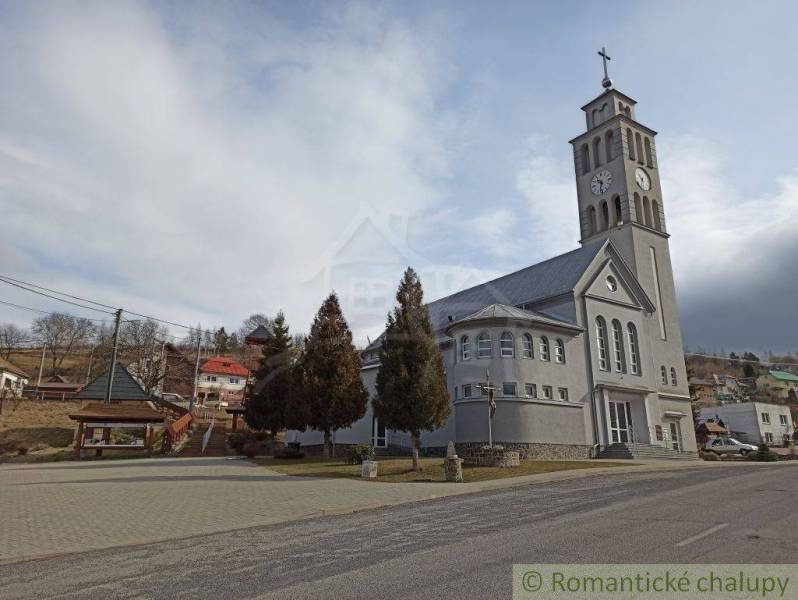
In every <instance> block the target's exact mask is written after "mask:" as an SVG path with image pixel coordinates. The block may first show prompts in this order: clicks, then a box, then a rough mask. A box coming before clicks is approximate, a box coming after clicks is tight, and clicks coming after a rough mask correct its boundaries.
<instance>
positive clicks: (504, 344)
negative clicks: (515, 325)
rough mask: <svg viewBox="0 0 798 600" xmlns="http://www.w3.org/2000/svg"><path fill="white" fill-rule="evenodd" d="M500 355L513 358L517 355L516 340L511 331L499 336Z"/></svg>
mask: <svg viewBox="0 0 798 600" xmlns="http://www.w3.org/2000/svg"><path fill="white" fill-rule="evenodd" d="M499 356H501V357H502V358H513V357H514V356H515V340H514V339H513V334H512V333H510V332H509V331H505V332H504V333H502V335H501V337H500V338H499Z"/></svg>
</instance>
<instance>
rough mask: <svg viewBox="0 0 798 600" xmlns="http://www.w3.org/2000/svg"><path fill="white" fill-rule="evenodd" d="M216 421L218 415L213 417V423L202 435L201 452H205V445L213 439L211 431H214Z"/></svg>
mask: <svg viewBox="0 0 798 600" xmlns="http://www.w3.org/2000/svg"><path fill="white" fill-rule="evenodd" d="M215 421H216V417H212V418H211V424H210V425H208V429H207V431H205V433H204V434H203V435H202V450H201V451H200V454H205V447H206V446H207V445H208V441H210V439H211V432H212V431H213V424H214V422H215Z"/></svg>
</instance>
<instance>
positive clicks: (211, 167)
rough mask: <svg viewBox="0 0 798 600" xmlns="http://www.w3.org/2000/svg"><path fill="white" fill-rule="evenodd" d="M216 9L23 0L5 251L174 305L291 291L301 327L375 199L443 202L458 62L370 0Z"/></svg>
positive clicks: (251, 302) (7, 170)
mask: <svg viewBox="0 0 798 600" xmlns="http://www.w3.org/2000/svg"><path fill="white" fill-rule="evenodd" d="M209 6H213V5H197V6H194V7H192V8H188V7H183V8H182V9H181V18H180V27H179V28H176V27H175V26H174V22H173V20H171V19H170V15H168V14H165V13H159V12H156V11H155V10H153V9H152V8H151V5H149V4H144V3H136V2H127V3H114V4H113V5H109V4H107V3H102V2H98V3H79V4H73V3H51V4H47V5H46V6H40V5H28V6H22V5H20V6H19V7H17V8H16V9H15V12H14V14H13V15H11V16H10V17H9V19H7V20H6V25H5V26H2V25H0V38H3V39H4V40H5V41H4V42H0V49H2V50H8V49H10V48H13V49H14V51H13V52H11V51H4V52H1V53H0V78H2V81H3V82H4V85H3V86H2V89H0V111H1V112H2V113H3V115H4V117H3V119H2V121H0V208H2V210H3V213H4V223H3V236H2V239H3V241H2V243H1V244H0V252H1V253H3V255H8V256H12V257H14V261H15V262H14V263H13V264H11V269H12V270H13V271H14V274H16V275H18V276H21V275H23V274H24V275H26V276H27V278H29V279H32V280H37V281H45V282H47V284H48V285H51V286H53V287H56V288H64V289H67V290H70V291H73V292H80V293H81V295H85V296H89V297H93V298H99V299H102V300H103V301H106V302H108V303H111V304H119V305H122V306H126V307H130V308H132V309H134V310H138V311H142V312H144V311H152V312H154V313H156V314H158V315H160V316H164V317H167V318H170V319H172V320H176V321H183V322H189V323H193V322H195V321H197V320H202V321H203V323H205V324H221V323H226V324H232V325H235V322H236V321H237V320H238V319H241V318H243V317H244V316H246V315H247V314H249V313H250V312H255V311H259V312H267V313H271V312H274V311H276V310H277V309H278V308H281V307H282V308H284V309H285V311H286V314H287V316H288V318H289V320H290V321H292V323H293V324H295V329H303V328H304V327H306V325H307V323H308V322H309V320H310V318H311V316H312V313H313V312H314V311H315V309H316V308H317V307H318V305H319V303H320V301H321V299H322V296H323V294H324V293H325V292H326V291H328V290H324V291H321V290H314V291H313V293H308V291H307V289H305V288H303V285H302V281H301V280H300V278H299V277H298V275H297V273H299V272H301V270H302V269H301V267H302V266H303V265H306V264H308V263H311V262H312V261H313V260H314V259H315V258H317V257H318V256H321V255H323V254H324V251H325V250H326V249H327V248H329V247H330V246H331V245H333V244H334V243H335V241H336V239H337V237H338V235H339V233H340V232H341V231H343V230H345V229H346V227H347V225H348V224H349V221H350V219H352V218H354V217H355V215H356V214H357V211H358V207H359V206H361V205H364V204H365V205H371V206H374V207H375V208H378V209H379V208H384V207H392V206H401V207H402V208H403V209H404V210H406V211H408V212H409V213H410V214H415V213H419V212H422V211H425V210H429V209H431V208H434V207H435V206H436V205H437V204H438V203H439V201H440V182H441V181H442V180H443V179H445V177H446V176H447V173H448V169H449V161H450V156H449V154H448V152H447V150H446V140H447V136H448V135H449V130H450V127H451V123H450V122H448V121H447V119H446V118H445V115H441V113H440V111H439V110H437V107H436V99H437V97H438V95H439V94H440V93H441V92H442V90H443V89H444V88H445V86H446V82H447V80H448V79H449V77H450V73H449V71H448V67H447V65H446V63H445V62H444V61H442V60H440V59H439V57H438V50H437V48H436V46H435V44H434V43H433V42H432V41H431V40H430V39H424V38H421V37H419V35H417V34H416V33H414V31H413V29H412V28H411V27H410V26H409V25H408V24H406V23H403V22H401V21H399V20H397V19H395V18H392V17H391V16H390V15H389V14H386V13H385V12H384V11H382V10H381V9H378V8H373V7H370V6H367V5H364V4H352V5H347V6H346V7H332V8H330V9H329V10H327V11H326V12H323V13H322V14H319V15H317V18H316V19H315V21H314V23H315V24H314V25H312V26H309V27H307V28H303V29H297V28H296V27H295V26H293V25H291V24H290V22H289V21H288V20H285V21H280V20H278V19H276V18H274V17H271V16H270V15H268V14H266V12H265V11H264V12H257V11H258V9H257V8H256V7H249V8H247V9H243V8H242V9H241V10H240V11H238V12H237V11H232V10H230V11H227V12H221V13H219V12H217V11H216V10H215V9H214V11H213V12H210V9H209ZM219 10H221V9H219ZM186 11H191V12H186ZM253 11H255V14H252V12H253ZM442 116H443V117H444V118H442ZM5 293H6V290H3V294H4V295H5ZM9 293H10V292H9ZM0 297H2V296H0ZM19 299H20V298H19V297H18V298H17V300H19ZM28 300H30V299H28ZM30 303H32V300H31V301H29V302H28V304H30ZM344 308H345V309H346V308H347V307H346V306H344ZM231 321H232V323H231Z"/></svg>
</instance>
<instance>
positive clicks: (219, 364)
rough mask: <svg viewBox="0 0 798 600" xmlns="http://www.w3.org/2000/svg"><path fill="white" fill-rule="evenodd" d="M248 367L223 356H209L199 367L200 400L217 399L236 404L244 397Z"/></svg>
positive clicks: (198, 389)
mask: <svg viewBox="0 0 798 600" xmlns="http://www.w3.org/2000/svg"><path fill="white" fill-rule="evenodd" d="M247 377H249V369H247V368H246V367H245V366H244V365H242V364H241V363H240V362H238V361H236V360H233V359H232V358H227V357H225V356H214V357H212V358H209V359H208V360H207V361H205V363H203V365H202V366H201V367H200V371H199V379H198V381H197V396H199V398H200V399H202V400H218V401H219V402H227V403H228V404H237V403H239V402H241V400H242V399H243V398H244V388H245V387H246V385H247Z"/></svg>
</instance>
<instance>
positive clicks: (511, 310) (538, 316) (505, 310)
mask: <svg viewBox="0 0 798 600" xmlns="http://www.w3.org/2000/svg"><path fill="white" fill-rule="evenodd" d="M486 319H519V320H523V321H532V322H535V323H542V324H544V325H551V326H553V327H564V328H567V329H576V330H578V331H582V328H581V327H579V326H577V325H574V324H573V323H567V322H566V321H561V320H559V319H553V318H551V317H549V316H546V315H544V314H542V313H539V312H536V311H532V310H524V309H522V308H517V307H515V306H508V305H506V304H491V305H490V306H486V307H485V308H481V309H479V310H478V311H477V312H475V313H473V314H471V315H468V316H467V317H464V318H462V319H459V320H458V321H455V322H453V323H452V324H451V326H450V328H451V327H454V326H455V325H460V324H463V323H470V322H473V321H484V320H486Z"/></svg>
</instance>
